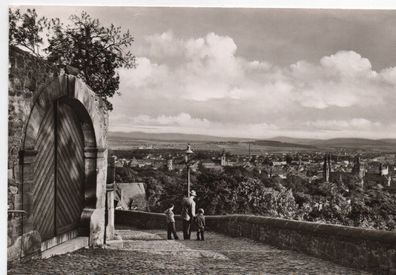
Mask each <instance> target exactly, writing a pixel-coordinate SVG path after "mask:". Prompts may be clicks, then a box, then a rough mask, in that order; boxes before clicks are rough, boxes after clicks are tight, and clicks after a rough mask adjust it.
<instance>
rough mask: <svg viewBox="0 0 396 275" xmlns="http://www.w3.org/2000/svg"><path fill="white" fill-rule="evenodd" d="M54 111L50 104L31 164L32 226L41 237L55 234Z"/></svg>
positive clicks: (44, 237) (45, 237) (40, 129)
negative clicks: (32, 163)
mask: <svg viewBox="0 0 396 275" xmlns="http://www.w3.org/2000/svg"><path fill="white" fill-rule="evenodd" d="M54 129H55V112H54V107H53V106H52V107H51V108H50V109H49V110H48V111H47V113H46V114H45V116H44V119H43V120H42V122H41V125H40V128H39V132H38V137H37V142H36V148H35V149H36V150H37V155H36V160H35V162H34V165H33V169H34V176H33V185H32V186H33V188H32V193H33V194H32V195H33V207H32V216H33V227H34V229H35V230H37V231H38V232H40V235H41V239H42V240H47V239H49V238H51V237H53V236H55V223H54V221H55V220H54V218H55V154H54V152H55V131H54Z"/></svg>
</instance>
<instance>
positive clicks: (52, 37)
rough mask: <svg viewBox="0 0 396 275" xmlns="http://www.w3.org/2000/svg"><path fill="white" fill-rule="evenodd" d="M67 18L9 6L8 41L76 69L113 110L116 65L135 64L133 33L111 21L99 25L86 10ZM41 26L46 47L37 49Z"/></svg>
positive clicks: (54, 62) (50, 60)
mask: <svg viewBox="0 0 396 275" xmlns="http://www.w3.org/2000/svg"><path fill="white" fill-rule="evenodd" d="M70 21H71V24H70V25H67V26H65V25H64V24H63V23H61V22H60V20H59V19H58V18H54V19H51V20H49V19H47V18H45V17H42V18H40V19H38V15H37V13H36V11H35V10H30V9H28V10H27V11H26V13H24V14H22V13H21V12H20V10H16V11H12V10H11V9H9V25H10V34H9V41H10V42H9V43H10V45H12V46H19V47H23V48H25V49H27V50H29V51H30V52H32V53H33V54H35V55H36V56H40V55H41V54H45V55H44V56H43V57H44V58H46V59H47V61H49V62H50V63H53V64H55V65H60V66H71V67H74V68H76V69H78V71H79V74H78V76H79V77H81V78H82V79H83V80H84V81H85V82H86V83H87V84H88V85H89V86H90V87H91V89H92V90H93V91H94V92H95V93H96V94H97V95H98V96H99V97H100V98H102V99H103V101H104V103H105V104H106V107H107V109H108V110H112V109H113V106H112V104H111V103H110V102H109V101H108V98H111V97H113V96H114V94H115V93H116V92H117V91H118V88H119V83H120V78H119V74H118V69H120V68H134V67H135V65H136V63H135V56H134V55H133V54H132V53H131V51H130V50H129V49H130V46H131V45H132V42H133V41H134V40H133V37H132V36H131V34H130V32H129V30H127V31H126V32H123V31H122V30H121V27H116V26H114V25H113V24H111V25H110V26H109V27H104V26H102V25H101V24H100V22H99V20H98V19H93V18H91V16H90V15H89V14H88V13H86V12H82V13H81V16H77V15H72V16H70ZM44 30H46V37H47V40H48V47H46V48H45V49H43V51H40V48H39V46H40V45H42V44H45V43H44V41H43V37H45V36H44V35H43V31H44ZM117 93H118V92H117Z"/></svg>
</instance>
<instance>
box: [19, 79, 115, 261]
mask: <svg viewBox="0 0 396 275" xmlns="http://www.w3.org/2000/svg"><path fill="white" fill-rule="evenodd" d="M107 127H108V114H107V112H106V109H105V108H104V105H103V103H102V102H101V100H100V99H99V98H97V96H96V95H95V93H94V92H93V91H92V90H91V89H90V88H89V87H88V86H87V85H86V84H85V83H83V82H82V81H81V80H80V79H78V78H76V77H74V76H70V75H60V76H59V77H56V78H54V79H53V80H52V81H51V82H49V84H48V85H47V86H46V87H43V88H42V89H41V90H40V92H37V93H36V94H35V96H34V98H32V105H31V106H29V113H28V116H27V117H26V124H25V126H24V129H23V135H24V136H23V141H22V144H21V149H20V151H19V161H20V162H19V171H18V175H20V176H18V178H20V183H21V185H22V209H23V210H24V213H25V215H24V216H23V220H22V223H21V227H22V236H21V237H22V238H23V239H25V240H26V241H24V247H22V248H21V251H22V257H23V256H24V255H31V254H34V253H37V252H39V251H40V250H41V251H44V250H46V249H48V248H50V247H52V246H54V245H56V244H59V243H61V242H65V241H67V240H69V239H71V238H74V237H76V236H85V237H89V239H88V242H89V245H90V246H96V245H102V244H103V243H104V232H105V199H106V178H107ZM25 244H26V245H25Z"/></svg>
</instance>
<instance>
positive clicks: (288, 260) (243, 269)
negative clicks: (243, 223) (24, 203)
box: [8, 228, 367, 274]
mask: <svg viewBox="0 0 396 275" xmlns="http://www.w3.org/2000/svg"><path fill="white" fill-rule="evenodd" d="M117 234H119V235H121V236H122V238H123V239H124V241H125V242H124V248H123V249H81V250H78V251H76V252H73V253H70V254H65V255H61V256H54V257H52V258H49V259H42V260H34V261H30V262H25V263H17V264H14V265H13V266H10V267H9V269H8V273H9V274H367V273H364V272H362V271H358V270H354V269H350V268H347V267H342V266H339V265H336V264H333V263H331V262H327V261H323V260H320V259H316V258H313V257H309V256H306V255H303V254H299V253H297V252H294V251H289V250H280V249H277V248H275V247H272V246H269V245H265V244H261V243H257V242H254V241H251V240H248V239H241V238H230V237H226V236H223V235H220V234H215V233H211V232H207V233H206V236H205V238H206V240H205V241H203V242H202V241H201V242H199V241H195V240H190V241H183V240H181V241H173V240H172V241H168V240H166V232H165V231H160V230H146V231H139V230H135V229H126V228H123V229H118V230H117ZM181 235H182V234H181V233H179V236H181Z"/></svg>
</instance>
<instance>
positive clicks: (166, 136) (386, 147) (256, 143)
mask: <svg viewBox="0 0 396 275" xmlns="http://www.w3.org/2000/svg"><path fill="white" fill-rule="evenodd" d="M188 142H190V143H194V144H195V148H197V149H205V150H227V151H228V150H232V151H236V152H239V151H246V150H248V147H249V146H248V144H249V143H250V145H251V149H252V150H253V149H254V150H258V151H259V152H263V151H282V152H284V151H299V150H304V151H313V150H315V151H316V150H319V151H326V150H332V149H336V148H345V149H354V150H365V151H384V152H385V151H387V152H396V139H377V140H376V139H364V138H333V139H309V138H306V139H305V138H291V137H275V138H271V139H262V140H261V139H248V138H235V137H218V136H209V135H199V134H180V133H144V132H129V133H125V132H109V144H110V147H111V148H129V147H131V146H132V147H136V146H137V145H139V144H156V145H157V147H159V148H161V147H163V146H164V145H165V144H173V145H174V146H176V145H178V146H179V147H180V148H182V147H183V146H185V144H186V143H188ZM161 144H162V145H161ZM198 144H200V145H199V146H198ZM165 147H166V146H165ZM176 147H177V146H176ZM176 147H175V148H176Z"/></svg>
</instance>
